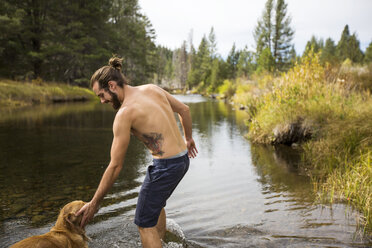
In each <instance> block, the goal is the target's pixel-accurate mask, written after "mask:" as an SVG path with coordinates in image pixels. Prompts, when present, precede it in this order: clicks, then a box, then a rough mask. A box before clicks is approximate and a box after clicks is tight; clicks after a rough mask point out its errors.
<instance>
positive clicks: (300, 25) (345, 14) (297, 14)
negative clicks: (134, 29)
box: [139, 0, 372, 58]
mask: <svg viewBox="0 0 372 248" xmlns="http://www.w3.org/2000/svg"><path fill="white" fill-rule="evenodd" d="M285 2H286V3H287V4H288V8H287V13H288V14H289V15H290V16H291V18H292V21H291V27H292V28H293V29H294V31H295V34H294V39H293V41H292V43H293V44H294V46H295V49H296V52H297V54H302V52H303V50H304V49H305V46H306V43H307V41H309V40H310V39H311V36H312V35H315V36H316V37H317V38H322V39H323V40H326V39H327V38H332V39H333V40H334V41H335V42H336V44H337V42H338V41H339V40H340V37H341V33H342V31H343V29H344V27H345V25H346V24H348V25H349V30H350V33H351V34H353V33H356V34H357V37H358V39H359V41H360V45H361V49H362V50H363V51H365V49H366V47H367V46H368V45H369V43H370V42H372V0H286V1H285ZM265 3H266V0H183V1H181V0H139V5H140V7H141V12H142V13H144V14H145V15H146V16H147V17H148V18H149V19H150V21H151V23H152V25H153V27H154V29H155V32H156V40H155V43H156V44H158V45H162V46H166V47H168V48H170V49H175V48H179V47H181V45H182V43H183V41H189V40H190V38H189V37H192V41H193V45H194V47H195V48H196V49H197V48H198V46H199V44H200V41H201V39H202V37H203V35H206V36H207V37H208V34H209V32H210V30H211V27H213V28H214V32H215V35H216V39H217V52H218V53H219V54H220V55H221V56H222V57H225V58H226V56H227V54H228V53H229V51H230V50H231V48H232V46H233V44H234V43H235V45H236V47H237V48H238V49H243V48H244V47H245V46H247V47H248V48H249V49H250V50H254V48H255V42H254V38H253V30H254V28H255V26H256V25H257V21H258V19H260V18H261V17H262V13H263V10H264V7H265ZM190 34H192V35H190Z"/></svg>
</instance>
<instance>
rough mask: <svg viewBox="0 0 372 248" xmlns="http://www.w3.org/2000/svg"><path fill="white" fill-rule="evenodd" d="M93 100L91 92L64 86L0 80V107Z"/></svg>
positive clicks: (39, 82) (38, 82)
mask: <svg viewBox="0 0 372 248" xmlns="http://www.w3.org/2000/svg"><path fill="white" fill-rule="evenodd" d="M93 98H94V94H93V92H92V91H91V90H89V89H85V88H80V87H76V86H69V85H66V84H57V83H44V82H41V81H33V82H19V81H12V80H4V79H3V80H0V106H10V107H12V106H27V105H32V104H40V103H50V102H65V101H85V100H91V99H93Z"/></svg>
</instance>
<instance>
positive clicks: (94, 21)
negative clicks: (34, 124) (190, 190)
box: [0, 0, 155, 86]
mask: <svg viewBox="0 0 372 248" xmlns="http://www.w3.org/2000/svg"><path fill="white" fill-rule="evenodd" d="M0 7H2V8H0V27H1V28H0V31H1V33H2V35H1V37H0V68H1V70H0V76H3V77H8V78H13V79H26V80H29V79H34V78H38V77H41V78H43V79H44V80H52V81H64V82H69V83H74V84H79V85H85V86H86V85H87V84H88V82H89V78H90V76H91V74H92V73H93V72H94V71H95V70H96V69H98V68H99V67H100V66H102V65H103V64H106V63H107V61H108V59H109V58H110V57H111V56H112V54H118V55H120V56H123V57H124V59H125V60H124V68H125V69H124V73H125V74H126V75H127V76H128V77H129V78H130V79H131V81H132V82H133V83H134V84H139V83H144V82H146V80H147V79H148V77H149V76H152V72H153V71H154V70H155V66H154V55H155V46H154V43H153V40H154V30H153V29H152V27H151V23H150V22H149V20H148V19H147V17H146V16H144V15H143V14H141V13H140V9H139V6H138V2H137V0H104V1H97V0H93V1H87V0H83V1H71V0H64V1H56V0H50V1H45V0H35V1H10V0H4V1H2V2H1V6H0ZM124 7H125V8H124ZM128 37H130V39H128Z"/></svg>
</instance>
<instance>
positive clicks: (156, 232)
mask: <svg viewBox="0 0 372 248" xmlns="http://www.w3.org/2000/svg"><path fill="white" fill-rule="evenodd" d="M165 228H166V215H165V210H164V208H162V209H161V211H160V215H159V218H158V223H157V224H156V226H154V227H149V228H143V227H138V229H139V232H140V236H141V241H142V246H143V247H144V248H155V247H156V248H157V247H162V244H161V240H163V239H164V236H165Z"/></svg>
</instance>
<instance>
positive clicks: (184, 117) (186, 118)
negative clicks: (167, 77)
mask: <svg viewBox="0 0 372 248" xmlns="http://www.w3.org/2000/svg"><path fill="white" fill-rule="evenodd" d="M164 92H165V95H166V96H167V99H168V102H169V104H170V106H171V107H172V110H173V112H176V113H178V116H179V118H180V121H181V124H182V127H183V133H184V135H185V139H186V145H187V149H188V151H189V155H190V156H191V157H192V158H194V157H196V154H197V153H198V150H197V149H196V145H195V141H194V139H193V138H192V120H191V114H190V109H189V106H187V105H186V104H184V103H182V102H180V101H178V100H177V99H176V98H175V97H174V96H172V95H171V94H169V93H168V92H166V91H164Z"/></svg>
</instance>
